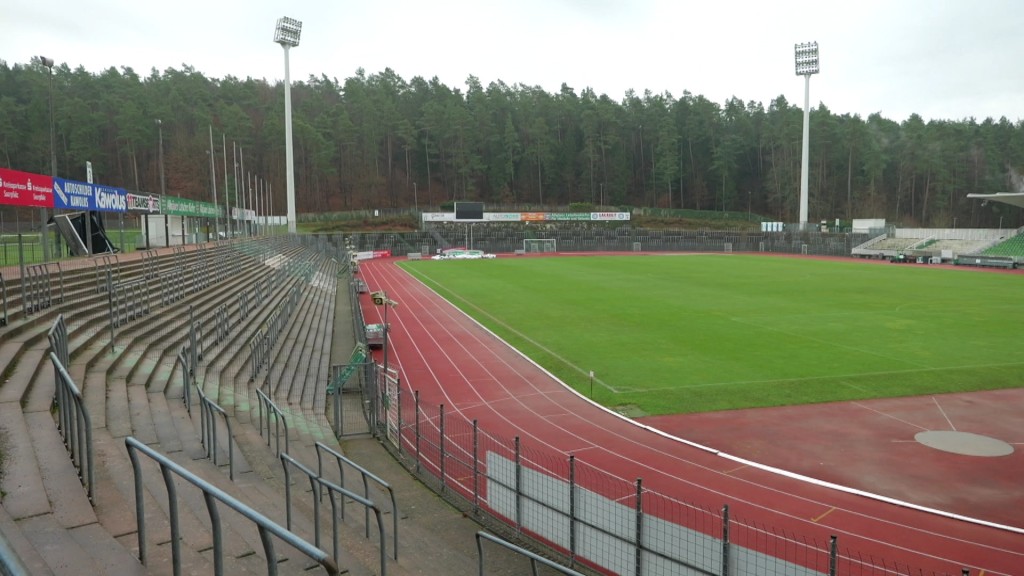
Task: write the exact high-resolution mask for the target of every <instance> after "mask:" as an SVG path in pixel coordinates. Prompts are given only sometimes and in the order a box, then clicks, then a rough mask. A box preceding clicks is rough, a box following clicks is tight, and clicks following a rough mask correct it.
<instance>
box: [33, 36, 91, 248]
mask: <svg viewBox="0 0 1024 576" xmlns="http://www.w3.org/2000/svg"><path fill="white" fill-rule="evenodd" d="M39 61H40V62H41V63H42V65H43V66H46V69H47V70H48V71H49V76H50V88H49V94H50V176H52V177H54V178H56V177H57V146H56V144H55V143H54V142H55V140H56V130H55V128H54V125H53V58H47V57H46V56H40V57H39ZM39 216H40V222H39V223H40V232H41V234H40V236H39V240H40V242H42V244H43V262H49V261H50V239H49V231H48V230H47V225H46V220H47V218H48V216H47V215H46V207H45V206H44V207H42V208H40V209H39ZM86 218H88V214H86Z"/></svg>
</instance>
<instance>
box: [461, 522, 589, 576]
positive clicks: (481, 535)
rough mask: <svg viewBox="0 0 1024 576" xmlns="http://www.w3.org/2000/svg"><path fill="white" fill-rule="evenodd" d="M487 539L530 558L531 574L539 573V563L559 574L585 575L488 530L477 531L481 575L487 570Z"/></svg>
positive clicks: (567, 575)
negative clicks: (485, 552) (485, 549)
mask: <svg viewBox="0 0 1024 576" xmlns="http://www.w3.org/2000/svg"><path fill="white" fill-rule="evenodd" d="M485 540H486V541H488V542H492V543H494V544H496V545H498V546H501V547H502V548H507V549H508V550H511V551H513V552H515V553H516V554H518V555H520V556H522V557H523V558H526V559H527V560H529V561H530V573H531V574H534V575H536V574H537V565H538V564H539V565H541V566H546V567H548V568H550V569H552V570H554V571H555V572H558V573H559V574H565V575H566V576H583V574H581V573H580V572H577V571H575V570H573V569H571V568H566V567H565V566H562V565H561V564H558V563H557V562H552V561H551V560H549V559H547V558H545V557H543V556H540V555H538V554H535V553H533V552H530V551H529V550H527V549H526V548H523V547H521V546H516V545H515V544H513V543H511V542H509V541H508V540H505V539H503V538H498V537H497V536H494V535H493V534H488V533H487V532H477V533H476V553H477V558H478V560H479V570H480V571H479V572H478V574H479V576H485V572H484V566H485V565H486V563H485V561H484V541H485Z"/></svg>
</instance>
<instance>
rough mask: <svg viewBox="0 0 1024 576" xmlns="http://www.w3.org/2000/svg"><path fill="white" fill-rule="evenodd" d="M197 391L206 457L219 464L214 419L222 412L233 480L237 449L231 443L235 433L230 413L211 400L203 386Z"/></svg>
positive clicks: (229, 473) (229, 467)
mask: <svg viewBox="0 0 1024 576" xmlns="http://www.w3.org/2000/svg"><path fill="white" fill-rule="evenodd" d="M196 391H197V392H199V408H200V410H199V423H200V424H199V427H200V429H201V431H202V434H201V436H200V440H199V442H200V443H201V444H202V445H203V448H205V449H206V457H207V458H212V459H213V465H214V466H216V465H217V447H218V443H217V422H216V420H214V418H213V415H214V414H220V415H221V416H223V417H224V425H225V426H227V429H228V478H230V479H231V481H232V482H234V480H235V450H234V448H233V445H232V443H231V441H232V439H233V438H234V435H233V434H232V433H231V420H230V419H229V418H228V413H227V412H225V411H224V409H223V408H221V407H220V406H219V405H218V404H217V403H216V402H214V401H213V400H211V399H210V398H208V397H207V396H206V393H205V392H203V389H202V387H200V386H196Z"/></svg>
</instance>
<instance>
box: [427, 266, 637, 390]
mask: <svg viewBox="0 0 1024 576" xmlns="http://www.w3.org/2000/svg"><path fill="white" fill-rule="evenodd" d="M416 274H420V275H422V276H423V277H424V278H426V279H428V280H430V281H431V282H433V283H434V284H435V285H437V286H439V287H440V288H443V289H444V290H445V291H447V292H448V293H449V294H451V295H452V296H453V297H454V298H457V299H458V300H459V301H461V302H462V303H463V304H465V305H466V306H468V307H470V308H472V309H474V310H476V311H477V312H479V313H480V314H483V315H484V316H486V317H488V318H490V319H491V321H493V322H495V323H496V324H499V325H500V326H502V327H503V328H504V329H506V330H508V331H509V332H511V333H513V334H515V335H516V336H518V337H520V338H522V339H523V340H525V341H527V342H529V343H530V344H532V345H533V346H536V347H537V348H539V349H540V350H542V351H543V352H544V353H546V354H548V355H550V356H551V357H552V358H554V359H556V360H558V361H559V362H561V363H562V364H565V365H566V366H568V367H569V368H572V369H573V370H576V371H577V372H579V373H580V374H582V375H584V376H587V377H588V378H589V376H590V371H589V370H584V369H583V368H580V367H579V366H577V365H575V364H573V363H572V362H570V361H569V360H567V359H565V358H563V357H562V356H560V355H558V354H557V353H555V352H554V351H553V350H551V349H550V348H548V347H546V346H544V345H543V344H541V343H540V342H537V341H536V340H534V339H533V338H530V337H529V336H527V335H526V334H523V333H522V332H520V331H518V330H516V329H515V328H513V327H511V326H509V325H508V324H506V323H504V322H502V321H501V320H500V319H498V318H496V317H495V316H494V315H492V314H491V313H490V312H488V311H487V310H484V309H483V308H481V307H479V306H477V305H476V304H473V303H472V302H470V301H469V300H466V299H465V298H463V297H462V296H460V295H459V294H458V293H456V292H455V291H454V290H452V289H451V288H449V287H447V286H445V285H444V284H441V283H440V282H438V281H437V280H435V279H433V278H431V277H430V276H428V275H427V274H425V273H423V271H422V270H416ZM594 382H595V383H597V384H600V385H601V387H602V388H604V389H605V390H608V391H609V392H611V393H613V394H622V393H623V392H624V391H625V390H623V389H621V388H616V387H615V386H612V385H611V384H608V383H606V382H605V381H604V380H601V379H600V378H598V377H596V376H595V377H594Z"/></svg>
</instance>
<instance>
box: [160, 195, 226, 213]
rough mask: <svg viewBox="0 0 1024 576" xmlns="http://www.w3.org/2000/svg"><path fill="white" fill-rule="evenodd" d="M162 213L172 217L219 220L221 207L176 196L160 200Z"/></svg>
mask: <svg viewBox="0 0 1024 576" xmlns="http://www.w3.org/2000/svg"><path fill="white" fill-rule="evenodd" d="M160 211H161V212H163V213H164V214H170V215H171V216H198V217H200V218H217V217H219V216H220V215H221V209H220V206H218V205H216V204H211V203H209V202H199V201H198V200H189V199H187V198H176V197H174V196H164V197H163V198H161V199H160Z"/></svg>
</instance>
